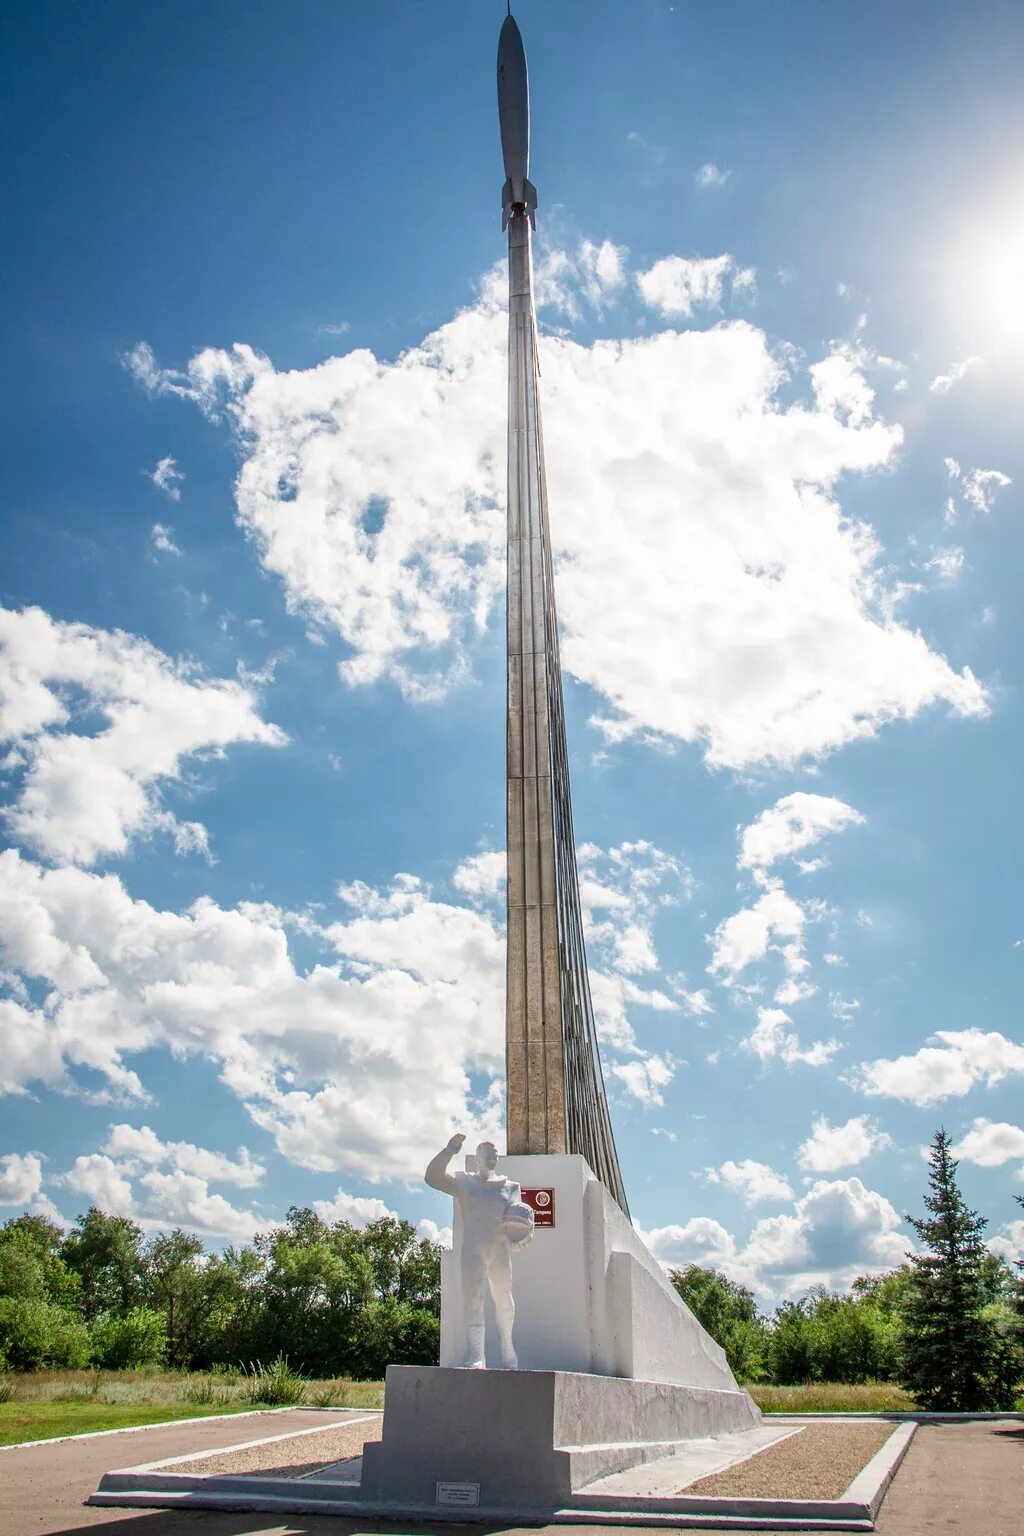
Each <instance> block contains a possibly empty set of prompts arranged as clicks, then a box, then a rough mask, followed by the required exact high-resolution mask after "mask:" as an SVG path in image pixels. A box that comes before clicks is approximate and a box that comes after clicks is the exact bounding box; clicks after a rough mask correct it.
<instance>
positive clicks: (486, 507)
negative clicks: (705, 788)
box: [129, 246, 987, 767]
mask: <svg viewBox="0 0 1024 1536" xmlns="http://www.w3.org/2000/svg"><path fill="white" fill-rule="evenodd" d="M602 253H603V254H602ZM591 257H592V262H591V265H592V275H593V277H594V280H595V281H599V283H600V285H601V287H602V292H606V291H607V292H613V293H617V292H619V291H620V287H619V285H618V284H617V283H616V282H615V281H614V279H615V278H616V277H617V274H618V272H619V270H620V269H621V268H622V261H623V258H622V257H621V256H617V257H613V255H612V254H611V253H609V252H608V251H606V250H605V247H604V246H598V247H593V248H592V251H591V254H590V256H588V257H587V258H586V260H587V261H591ZM581 259H582V258H578V257H568V256H567V257H566V264H567V265H566V271H565V272H563V274H562V279H558V280H559V281H561V280H563V279H564V281H565V282H566V283H568V284H569V287H570V289H571V291H572V293H573V294H579V293H582V292H583V289H584V288H585V285H586V278H585V276H583V277H581V272H582V270H583V269H582V268H581V266H580V260H581ZM729 260H730V259H729V258H728V257H716V258H712V259H711V261H710V262H709V263H708V262H704V263H701V262H696V263H694V262H687V261H685V260H684V259H683V258H678V257H672V258H666V259H665V261H664V262H661V263H655V265H654V266H653V267H652V268H650V269H649V271H647V272H645V273H641V274H640V276H639V279H638V281H639V282H640V283H641V284H642V285H644V284H645V285H646V287H647V290H648V292H649V295H650V297H651V300H652V302H654V301H655V300H657V301H658V302H659V303H663V304H668V305H669V306H672V307H674V308H675V310H676V312H678V313H680V314H684V313H685V311H686V309H687V307H691V308H692V306H693V305H694V304H697V303H705V302H715V301H716V295H717V294H718V293H719V291H720V289H721V285H722V282H723V280H724V278H725V276H726V275H727V267H728V266H729ZM584 264H585V263H584ZM552 270H553V269H552ZM602 274H603V276H602ZM556 277H557V274H554V275H553V276H552V279H551V281H552V282H555V280H556ZM734 282H735V279H734ZM581 283H582V285H583V286H582V287H581ZM502 306H503V297H502V293H501V285H500V283H499V282H497V281H496V280H494V279H488V280H487V281H486V282H485V283H484V285H483V287H482V290H481V296H480V299H479V300H478V302H476V303H475V304H473V305H471V306H470V307H469V308H467V309H465V310H463V311H462V312H461V313H460V314H459V315H457V316H456V317H455V318H454V319H452V320H451V321H449V322H448V323H447V324H446V325H443V326H442V327H440V329H438V330H437V331H435V332H433V333H432V334H431V335H430V336H428V337H427V338H426V339H425V340H424V341H423V342H422V344H421V345H420V346H418V347H414V348H411V349H410V350H409V351H407V352H405V353H403V354H402V355H401V356H400V357H399V358H398V359H397V360H395V361H394V362H382V361H380V360H379V359H377V358H376V357H374V356H373V355H372V354H371V353H370V352H368V351H366V350H364V349H356V350H354V351H351V352H349V353H347V354H346V355H344V356H342V357H335V358H330V359H328V360H327V361H326V362H324V363H322V364H320V365H318V366H317V367H314V368H310V369H306V370H293V371H288V372H278V371H277V370H276V369H275V368H274V367H273V365H272V364H271V363H270V361H269V360H268V359H267V358H265V357H261V356H260V355H259V354H257V353H256V352H254V351H253V350H252V349H251V348H249V347H245V346H236V347H235V348H233V349H232V350H231V351H219V350H215V349H207V350H206V351H203V352H200V353H198V354H196V356H194V357H193V358H192V359H191V361H190V362H189V364H188V366H187V367H186V368H185V369H184V370H182V371H174V370H168V369H163V368H160V367H159V366H158V365H157V363H156V360H155V359H154V357H153V355H152V352H151V351H150V350H149V349H148V348H146V347H145V346H140V347H138V348H136V349H135V351H134V353H133V354H132V355H131V359H130V363H129V365H130V367H131V368H132V371H133V373H134V374H135V376H136V377H137V378H138V380H139V381H140V383H141V384H143V386H144V387H145V388H147V389H148V390H149V391H150V392H151V393H153V394H154V395H166V394H174V395H179V396H184V397H186V398H189V399H191V400H193V401H194V402H195V403H196V404H197V405H198V406H199V408H200V409H202V410H203V411H204V412H205V413H206V414H207V415H208V416H210V417H211V418H213V417H218V416H219V417H221V418H226V419H227V420H228V421H229V422H230V423H231V424H232V426H233V428H234V430H235V432H236V433H237V436H238V439H239V442H240V445H241V448H242V452H243V462H242V467H241V470H240V473H239V476H238V480H237V483H236V492H235V494H236V503H237V508H238V519H239V522H240V524H241V526H242V527H243V528H244V529H245V531H246V532H247V534H248V535H249V536H250V538H251V539H252V541H253V544H254V546H255V548H256V551H257V553H258V556H259V558H260V560H261V561H262V563H263V565H264V568H265V569H266V570H267V571H268V572H270V573H271V574H272V575H274V576H276V577H277V578H278V579H279V580H280V581H281V583H282V585H283V588H284V592H285V596H286V600H287V602H288V605H289V607H290V608H291V609H292V610H293V611H295V612H298V613H301V614H302V615H303V616H304V617H305V618H306V619H307V621H308V622H309V623H310V624H311V625H313V626H321V627H324V628H331V629H334V630H336V631H337V633H338V634H339V635H340V636H341V637H342V639H343V640H344V642H345V643H346V646H347V648H348V653H347V656H346V659H345V660H344V661H343V663H342V668H341V671H342V677H343V679H344V681H345V682H346V683H347V684H349V685H351V686H358V685H363V684H369V683H373V682H375V681H378V680H381V679H385V678H386V679H391V680H392V681H394V682H395V683H397V684H398V686H399V687H401V688H402V689H404V690H405V692H406V693H407V694H408V695H410V696H411V697H414V698H423V697H436V696H438V695H439V694H440V693H443V692H444V691H445V690H446V689H448V688H450V687H452V686H454V685H456V684H457V683H458V681H459V680H460V679H461V678H463V677H464V676H465V673H466V670H467V667H468V665H469V654H470V648H471V646H472V644H473V643H474V637H475V636H476V635H477V634H478V632H479V631H480V630H481V629H482V628H483V627H484V626H485V625H486V623H487V622H488V618H489V615H490V612H491V609H492V607H493V606H494V604H495V601H496V599H497V597H498V594H499V593H500V591H501V587H502V582H503V561H504V528H503V516H502V506H503V499H504V443H503V436H502V430H501V410H500V408H499V407H500V404H501V402H502V401H503V399H504V393H505V380H504V363H505V336H506V319H505V316H504V314H503V309H502ZM540 347H541V358H542V366H543V373H544V405H545V427H546V433H545V437H546V452H547V457H548V477H549V486H550V493H551V507H552V532H553V538H554V541H555V553H556V557H557V559H558V562H559V576H558V583H559V587H558V598H559V605H560V611H561V618H562V624H563V629H564V636H565V642H564V647H563V652H562V657H563V662H564V665H565V667H566V670H567V671H568V672H569V673H570V674H571V675H572V676H574V677H576V678H578V679H579V680H581V681H582V682H584V683H585V684H587V685H589V686H591V687H593V688H594V689H595V690H597V691H598V692H599V693H600V694H602V695H603V697H604V700H605V706H604V707H603V708H602V709H600V710H599V711H598V712H597V713H596V714H595V717H594V724H595V725H596V726H597V727H598V728H599V729H600V730H601V731H602V732H603V733H604V734H605V736H606V737H607V738H608V739H609V740H610V741H614V740H617V739H621V738H622V737H624V736H628V735H633V734H640V735H653V736H655V737H658V736H661V737H667V738H674V739H679V740H684V741H693V742H699V743H701V744H702V746H703V748H704V750H705V752H706V755H707V758H708V760H709V762H711V763H713V764H719V765H730V766H736V767H741V766H745V765H748V764H753V763H759V762H780V763H792V762H794V761H796V760H797V759H799V758H801V757H805V756H810V757H820V756H822V755H824V754H826V753H828V752H831V751H834V750H835V749H836V748H838V747H840V746H842V745H844V744H845V743H847V742H849V741H853V740H855V739H858V738H862V737H866V736H872V735H874V734H875V733H876V732H877V731H878V730H879V728H880V727H881V726H882V725H883V724H884V723H885V722H887V721H889V720H892V719H896V718H901V717H902V718H906V717H909V716H912V715H915V714H917V713H918V712H919V711H920V710H922V709H924V708H925V707H928V706H930V705H934V704H937V703H940V702H945V703H946V704H948V705H949V706H950V707H951V708H952V709H953V710H954V711H955V712H956V713H958V714H961V715H971V714H980V713H984V712H985V710H986V709H987V702H986V695H985V691H984V689H983V688H982V687H981V685H980V684H979V683H978V681H977V680H976V679H975V678H974V677H973V675H972V674H971V673H970V671H969V670H967V669H965V670H963V671H959V672H958V671H956V670H954V669H953V668H952V667H951V666H950V665H949V663H948V662H947V661H946V660H945V659H944V658H943V657H942V656H940V655H938V654H937V653H936V652H934V651H933V650H932V649H930V647H929V646H928V644H927V642H926V641H925V639H924V638H923V636H922V635H921V634H920V633H918V632H916V631H914V630H911V629H908V628H906V627H904V626H902V625H900V624H899V623H897V622H896V620H895V618H894V616H893V611H892V601H891V598H892V592H891V590H890V587H889V585H888V584H887V582H888V578H887V577H886V576H885V574H884V573H883V571H882V570H881V568H880V564H879V555H880V550H879V546H878V544H877V541H876V539H875V537H874V535H873V533H872V530H871V529H870V527H868V526H867V525H866V524H865V523H863V522H859V521H855V520H852V519H849V518H847V517H846V516H844V513H843V510H842V508H841V506H840V505H839V502H838V501H837V500H836V496H835V493H834V488H835V486H836V484H837V482H838V481H839V480H840V478H841V477H842V476H848V475H851V474H859V475H863V474H866V473H870V472H872V471H874V470H878V469H881V468H884V467H887V466H888V465H890V463H891V462H892V459H893V456H894V454H895V451H896V449H897V448H898V446H899V443H900V440H901V432H900V429H899V428H898V427H896V426H892V425H887V424H885V423H883V422H881V421H879V420H877V419H876V418H875V417H874V416H873V415H872V414H871V391H870V389H869V388H868V386H867V385H866V383H865V382H864V380H863V372H862V369H861V366H860V365H861V363H862V362H863V358H862V355H861V354H860V353H852V352H850V351H849V350H847V351H843V350H842V349H839V350H838V351H834V352H833V353H832V354H830V356H829V358H826V359H823V360H822V362H821V363H819V364H815V365H814V367H813V369H812V373H811V383H812V388H813V391H814V396H815V398H814V403H813V404H811V405H808V404H806V403H795V404H786V405H783V404H782V403H781V402H780V399H779V391H780V389H781V387H782V385H783V384H784V383H785V382H786V374H785V372H784V369H783V366H782V365H781V364H780V363H779V362H778V361H777V360H776V358H775V357H774V356H773V355H772V353H771V351H770V350H769V347H768V343H767V339H766V337H765V336H764V335H763V333H762V332H760V331H758V330H756V329H755V328H754V327H752V326H750V325H748V324H745V323H744V322H740V321H737V322H733V323H728V324H722V325H719V326H717V327H715V328H713V329H711V330H706V331H676V330H670V331H666V332H663V333H661V334H658V335H652V336H647V337H641V338H632V339H627V340H607V341H599V342H597V343H595V344H594V345H592V346H590V347H584V346H580V345H579V344H578V343H576V342H574V341H572V340H571V339H568V338H566V337H561V336H544V337H542V338H541V342H540ZM652 402H653V404H652Z"/></svg>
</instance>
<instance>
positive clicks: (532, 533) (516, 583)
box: [498, 15, 628, 1215]
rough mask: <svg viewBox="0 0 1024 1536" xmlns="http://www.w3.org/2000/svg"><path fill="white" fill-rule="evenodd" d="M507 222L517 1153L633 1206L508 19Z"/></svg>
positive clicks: (512, 1050)
mask: <svg viewBox="0 0 1024 1536" xmlns="http://www.w3.org/2000/svg"><path fill="white" fill-rule="evenodd" d="M498 111H499V118H500V122H501V135H502V150H503V153H504V158H505V174H506V177H507V180H506V182H505V187H504V189H503V193H502V211H503V227H504V225H505V224H507V226H508V254H509V317H508V319H509V337H508V738H507V763H508V962H507V992H506V1002H505V1053H506V1065H507V1081H508V1150H509V1152H510V1153H514V1154H521V1153H543V1152H576V1153H579V1154H580V1155H581V1156H582V1157H584V1158H586V1160H587V1162H588V1163H589V1164H590V1166H591V1168H593V1170H594V1172H595V1173H596V1174H597V1176H598V1177H599V1178H600V1179H601V1180H602V1182H603V1183H604V1185H605V1186H606V1188H607V1189H608V1190H609V1191H610V1193H611V1194H612V1195H613V1196H614V1198H615V1199H616V1201H617V1202H618V1203H619V1205H620V1206H621V1207H622V1209H623V1210H624V1211H626V1213H627V1215H628V1206H627V1203H626V1194H625V1190H624V1188H623V1184H622V1174H621V1171H620V1169H619V1160H618V1155H617V1153H616V1150H615V1139H614V1137H613V1135H612V1128H611V1121H610V1119H609V1116H608V1100H607V1097H606V1095H605V1089H604V1078H603V1075H602V1072H601V1058H600V1054H599V1052H598V1045H597V1031H596V1028H595V1025H594V1009H593V1004H592V1002H591V998H590V982H589V979H588V976H587V957H586V950H585V947H584V942H583V921H582V917H581V913H580V894H579V878H578V875H577V870H576V844H575V840H574V837H573V826H572V804H571V801H570V795H569V760H568V752H567V749H566V740H565V713H564V709H563V703H562V673H561V666H560V663H559V656H558V621H557V616H556V612H555V588H554V574H553V569H552V561H551V537H550V532H549V527H548V501H547V483H546V479H545V474H544V439H543V433H542V430H541V420H540V391H539V383H540V369H539V366H538V361H537V324H536V318H535V315H534V306H533V265H532V254H531V227H532V225H533V221H534V211H535V209H536V206H537V194H536V191H535V189H534V188H533V186H532V184H531V183H530V181H529V179H528V177H529V135H530V119H529V87H528V83H527V74H526V56H525V53H524V51H523V43H522V38H521V36H520V33H519V28H518V27H517V26H516V23H515V21H514V20H513V18H512V17H511V15H510V16H509V17H508V18H507V19H506V21H505V23H504V25H503V26H502V29H501V39H500V42H499V45H498Z"/></svg>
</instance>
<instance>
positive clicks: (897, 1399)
mask: <svg viewBox="0 0 1024 1536" xmlns="http://www.w3.org/2000/svg"><path fill="white" fill-rule="evenodd" d="M747 1391H748V1392H749V1393H750V1395H751V1397H752V1398H753V1399H754V1402H755V1403H756V1404H757V1406H758V1407H759V1408H760V1409H761V1411H762V1413H908V1412H911V1411H912V1410H913V1408H914V1399H913V1398H912V1397H911V1395H910V1393H909V1392H905V1391H904V1390H903V1388H902V1387H898V1386H895V1385H894V1384H893V1383H892V1382H891V1381H867V1382H864V1383H863V1385H860V1386H849V1385H847V1384H846V1383H844V1382H833V1381H823V1382H813V1383H810V1384H808V1385H806V1386H801V1387H768V1386H763V1385H757V1386H748V1387H747Z"/></svg>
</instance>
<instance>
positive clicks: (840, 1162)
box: [796, 1115, 892, 1173]
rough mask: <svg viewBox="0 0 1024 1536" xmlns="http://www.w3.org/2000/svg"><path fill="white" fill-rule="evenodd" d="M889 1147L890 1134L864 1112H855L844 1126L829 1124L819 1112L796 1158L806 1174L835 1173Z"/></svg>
mask: <svg viewBox="0 0 1024 1536" xmlns="http://www.w3.org/2000/svg"><path fill="white" fill-rule="evenodd" d="M891 1146H892V1137H891V1136H889V1135H888V1134H887V1133H886V1132H885V1131H883V1130H881V1129H880V1128H879V1126H878V1125H877V1124H876V1123H875V1122H874V1121H873V1120H871V1119H870V1118H869V1117H868V1116H867V1115H855V1116H853V1118H852V1119H850V1120H847V1121H846V1123H845V1125H830V1124H829V1122H828V1120H827V1119H826V1118H825V1116H824V1115H818V1116H816V1118H815V1120H814V1122H813V1123H812V1125H811V1134H810V1135H809V1136H808V1138H807V1140H806V1141H804V1142H802V1143H801V1144H800V1146H799V1147H798V1149H797V1154H796V1160H797V1163H798V1165H799V1166H800V1167H801V1168H803V1169H805V1170H806V1171H807V1172H808V1173H835V1172H837V1170H838V1169H840V1168H852V1167H854V1166H855V1165H856V1164H857V1163H862V1162H863V1161H864V1159H865V1158H866V1157H870V1156H871V1154H872V1152H881V1151H884V1149H885V1148H886V1147H891Z"/></svg>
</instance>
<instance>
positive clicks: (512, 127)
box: [498, 15, 537, 229]
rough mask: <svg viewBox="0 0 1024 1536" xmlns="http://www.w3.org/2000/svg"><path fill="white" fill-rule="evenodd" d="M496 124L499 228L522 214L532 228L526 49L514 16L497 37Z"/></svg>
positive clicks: (534, 195)
mask: <svg viewBox="0 0 1024 1536" xmlns="http://www.w3.org/2000/svg"><path fill="white" fill-rule="evenodd" d="M498 124H499V126H500V128H501V153H502V157H503V158H504V161H505V177H506V180H505V185H504V187H503V188H502V193H501V211H502V218H501V227H502V229H504V228H505V227H506V225H507V224H508V221H509V219H510V218H511V217H512V215H513V213H515V212H519V213H525V214H526V216H527V217H528V218H529V220H530V223H531V224H533V225H534V226H535V225H536V220H535V217H534V215H535V212H536V208H537V189H536V187H534V186H533V184H532V183H531V181H530V179H529V176H530V80H529V76H528V74H527V70H526V50H525V48H524V47H523V38H522V34H521V33H520V31H519V28H518V27H517V26H516V22H515V17H514V16H511V15H509V16H506V18H505V21H504V24H503V25H502V28H501V35H500V36H499V38H498Z"/></svg>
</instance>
